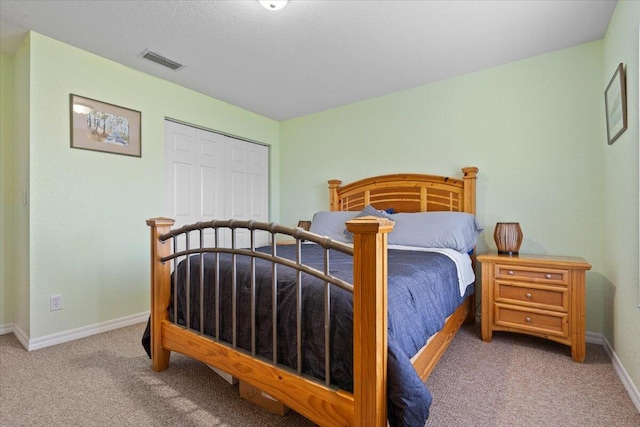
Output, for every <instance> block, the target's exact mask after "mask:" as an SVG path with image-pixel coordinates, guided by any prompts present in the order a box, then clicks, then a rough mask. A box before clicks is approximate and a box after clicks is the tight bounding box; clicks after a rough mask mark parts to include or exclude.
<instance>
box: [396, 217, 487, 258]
mask: <svg viewBox="0 0 640 427" xmlns="http://www.w3.org/2000/svg"><path fill="white" fill-rule="evenodd" d="M389 216H390V217H391V220H393V221H395V227H394V228H393V231H391V233H389V236H388V243H389V244H390V245H402V246H417V247H422V248H450V249H454V250H456V251H458V252H463V253H467V252H469V251H471V250H473V248H474V247H475V246H476V243H477V241H478V235H479V234H480V232H481V231H482V228H481V227H479V226H478V223H477V222H476V218H475V216H473V215H471V214H468V213H465V212H416V213H397V214H393V215H389Z"/></svg>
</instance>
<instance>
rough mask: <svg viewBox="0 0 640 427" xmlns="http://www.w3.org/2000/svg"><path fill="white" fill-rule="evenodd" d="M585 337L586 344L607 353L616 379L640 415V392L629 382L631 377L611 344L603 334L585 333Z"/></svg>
mask: <svg viewBox="0 0 640 427" xmlns="http://www.w3.org/2000/svg"><path fill="white" fill-rule="evenodd" d="M586 335H587V342H588V343H590V344H599V345H601V346H602V347H603V348H604V352H605V353H607V356H609V358H610V359H611V364H612V365H613V369H614V370H615V371H616V374H618V378H620V382H621V383H622V385H623V386H624V388H625V390H627V393H628V394H629V397H630V398H631V402H633V405H634V406H635V407H636V410H637V411H638V413H640V392H639V391H638V388H637V387H636V385H635V384H634V383H633V381H632V380H631V377H630V376H629V373H628V372H627V370H626V369H624V366H623V365H622V362H620V359H619V358H618V355H617V354H616V352H615V351H613V348H612V347H611V344H609V340H607V337H605V336H604V335H603V334H598V333H595V332H587V334H586Z"/></svg>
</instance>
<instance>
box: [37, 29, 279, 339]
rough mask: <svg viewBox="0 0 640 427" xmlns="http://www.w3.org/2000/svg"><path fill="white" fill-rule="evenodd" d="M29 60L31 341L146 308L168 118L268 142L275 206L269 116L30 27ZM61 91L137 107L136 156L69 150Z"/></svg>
mask: <svg viewBox="0 0 640 427" xmlns="http://www.w3.org/2000/svg"><path fill="white" fill-rule="evenodd" d="M30 61H31V63H30V67H31V76H30V111H29V115H30V117H31V126H30V127H29V130H30V134H29V138H28V141H29V147H30V155H29V166H28V168H29V178H30V183H29V185H30V206H29V215H30V218H29V245H30V247H29V259H30V267H29V274H30V277H29V283H30V292H29V295H30V328H31V330H30V338H31V339H32V340H33V339H35V338H39V337H43V336H47V335H50V334H54V333H57V332H62V331H69V330H71V329H74V328H79V327H84V326H88V325H93V324H96V323H99V322H103V321H108V320H112V319H117V318H121V317H124V316H128V315H132V314H136V313H141V312H144V311H147V310H149V253H148V252H149V231H148V228H147V226H146V225H145V220H146V219H147V218H150V217H154V216H162V215H164V214H166V213H165V211H164V209H165V203H164V188H165V183H164V119H165V117H170V118H174V119H179V120H182V121H184V122H188V123H193V124H195V125H198V126H202V127H206V128H209V129H214V130H218V131H222V132H226V133H229V134H233V135H238V136H242V137H244V138H248V139H251V140H255V141H260V142H263V143H266V144H269V145H271V157H272V159H275V161H274V162H273V163H272V171H271V193H272V194H271V203H272V207H274V208H273V209H272V210H271V215H272V216H277V206H279V203H278V199H277V189H278V186H279V181H278V172H277V171H278V162H277V159H278V157H279V154H278V151H279V149H278V141H279V125H278V122H276V121H274V120H271V119H268V118H265V117H262V116H259V115H256V114H253V113H250V112H248V111H246V110H243V109H240V108H238V107H235V106H232V105H229V104H226V103H224V102H221V101H218V100H215V99H213V98H210V97H207V96H204V95H202V94H199V93H196V92H193V91H191V90H188V89H185V88H183V87H180V86H177V85H175V84H172V83H169V82H167V81H164V80H161V79H158V78H155V77H151V76H149V75H147V74H144V73H141V72H138V71H135V70H133V69H130V68H127V67H125V66H123V65H120V64H117V63H114V62H112V61H109V60H107V59H104V58H101V57H98V56H95V55H93V54H90V53H87V52H85V51H82V50H79V49H76V48H74V47H71V46H69V45H66V44H64V43H60V42H58V41H55V40H52V39H50V38H47V37H45V36H42V35H40V34H37V33H31V38H30ZM70 93H74V94H78V95H81V96H86V97H88V98H93V99H98V100H101V101H105V102H109V103H112V104H115V105H120V106H124V107H127V108H131V109H134V110H138V111H141V112H142V157H141V158H136V157H128V156H121V155H114V154H107V153H101V152H94V151H87V150H78V149H71V148H70V147H69V144H70V142H69V94H70ZM56 294H60V295H62V297H63V302H62V306H63V309H62V310H60V311H55V312H51V311H49V297H50V296H51V295H56Z"/></svg>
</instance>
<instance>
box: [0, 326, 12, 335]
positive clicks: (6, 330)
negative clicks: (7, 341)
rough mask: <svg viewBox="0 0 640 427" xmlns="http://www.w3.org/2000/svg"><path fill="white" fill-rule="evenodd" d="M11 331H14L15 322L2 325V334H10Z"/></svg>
mask: <svg viewBox="0 0 640 427" xmlns="http://www.w3.org/2000/svg"><path fill="white" fill-rule="evenodd" d="M11 332H13V323H7V324H5V325H0V335H4V334H10V333H11Z"/></svg>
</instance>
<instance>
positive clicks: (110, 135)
mask: <svg viewBox="0 0 640 427" xmlns="http://www.w3.org/2000/svg"><path fill="white" fill-rule="evenodd" d="M69 114H70V122H71V123H70V124H71V148H80V149H83V150H93V151H102V152H105V153H112V154H122V155H125V156H133V157H142V132H141V120H142V113H141V112H140V111H136V110H132V109H129V108H125V107H121V106H118V105H114V104H109V103H108V102H103V101H98V100H96V99H91V98H86V97H84V96H79V95H75V94H69Z"/></svg>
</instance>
